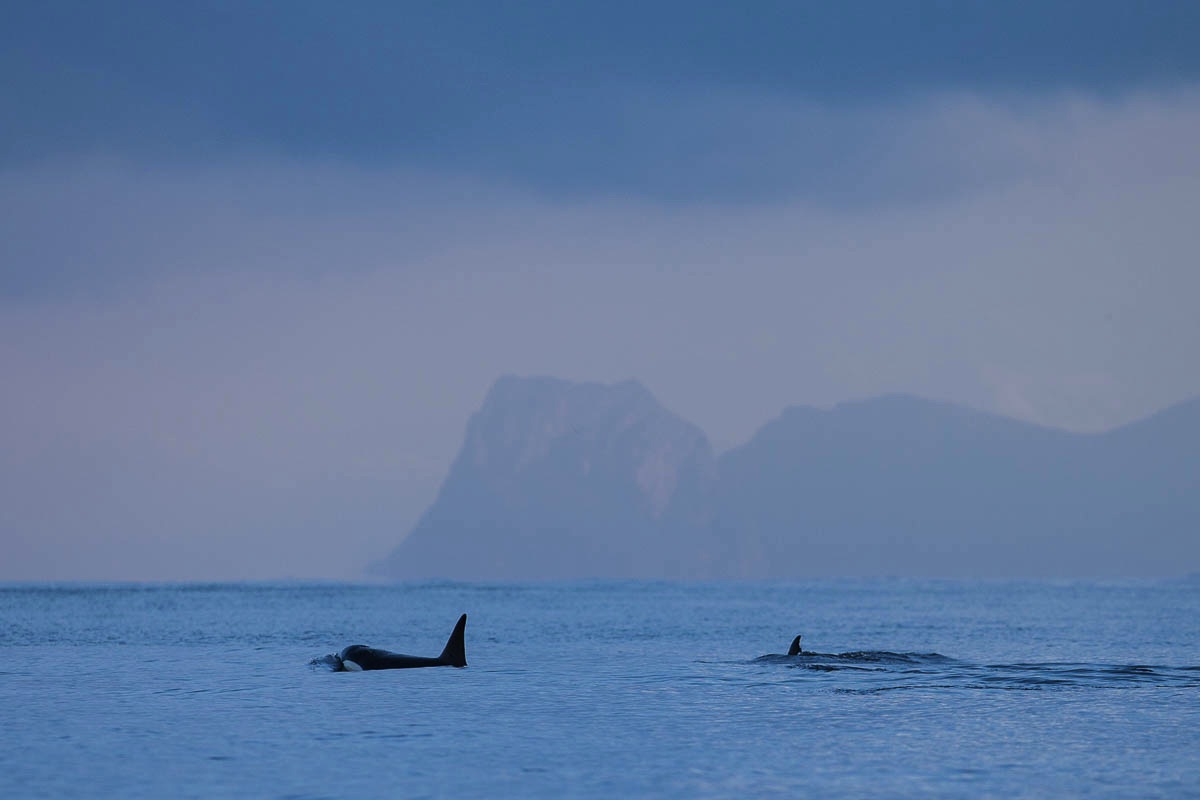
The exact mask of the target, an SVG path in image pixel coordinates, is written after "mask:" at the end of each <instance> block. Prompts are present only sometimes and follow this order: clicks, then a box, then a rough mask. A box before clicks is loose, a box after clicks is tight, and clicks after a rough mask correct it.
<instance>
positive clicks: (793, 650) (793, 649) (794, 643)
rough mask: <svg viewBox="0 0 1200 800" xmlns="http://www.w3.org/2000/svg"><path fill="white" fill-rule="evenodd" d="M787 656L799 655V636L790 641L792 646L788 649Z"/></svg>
mask: <svg viewBox="0 0 1200 800" xmlns="http://www.w3.org/2000/svg"><path fill="white" fill-rule="evenodd" d="M788 655H789V656H798V655H800V637H799V636H797V637H796V638H795V639H792V646H791V647H789V648H788Z"/></svg>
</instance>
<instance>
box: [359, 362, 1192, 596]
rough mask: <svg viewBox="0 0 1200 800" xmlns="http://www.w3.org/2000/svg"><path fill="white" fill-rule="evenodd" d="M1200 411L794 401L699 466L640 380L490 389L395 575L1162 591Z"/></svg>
mask: <svg viewBox="0 0 1200 800" xmlns="http://www.w3.org/2000/svg"><path fill="white" fill-rule="evenodd" d="M1198 567H1200V400H1194V401H1191V402H1189V403H1183V404H1180V405H1178V406H1175V407H1173V408H1170V409H1167V410H1165V411H1163V412H1161V413H1159V414H1156V415H1154V416H1152V417H1149V418H1147V419H1144V420H1141V421H1139V422H1136V423H1133V424H1130V425H1126V426H1124V427H1122V428H1118V429H1116V430H1113V431H1109V432H1106V433H1101V434H1077V433H1069V432H1065V431H1060V430H1054V429H1050V428H1045V427H1041V426H1037V425H1032V424H1029V423H1025V422H1020V421H1017V420H1013V419H1008V418H1005V417H1000V416H997V415H994V414H988V413H984V412H980V411H975V410H972V409H968V408H964V407H961V406H955V405H952V404H948V403H940V402H933V401H929V400H924V399H921V398H917V397H911V396H905V395H889V396H884V397H877V398H872V399H869V400H863V401H859V402H853V403H844V404H841V405H838V406H836V407H834V408H832V409H829V410H822V409H815V408H806V407H795V408H789V409H787V410H785V411H784V412H783V414H782V415H781V416H780V417H779V418H778V419H775V420H773V421H772V422H770V423H768V424H767V425H765V426H764V427H763V428H762V429H761V430H759V431H758V432H757V433H756V434H755V435H754V436H753V437H752V438H751V439H750V441H748V442H746V443H745V444H744V445H741V446H740V447H737V448H734V449H732V450H730V451H729V452H727V453H725V454H724V455H722V456H721V457H720V458H719V459H717V458H715V457H714V455H713V453H712V449H711V447H710V445H709V443H708V441H707V439H706V438H705V436H704V434H703V432H701V431H700V430H699V429H698V428H696V427H695V426H694V425H691V424H689V423H687V422H685V421H684V420H682V419H680V418H679V417H677V416H675V415H674V414H672V413H670V412H669V411H667V410H665V409H663V408H662V407H661V406H660V405H659V404H658V402H657V401H656V400H655V399H654V397H653V396H652V395H651V394H650V393H649V392H648V391H647V390H646V389H645V388H644V387H643V386H641V384H639V383H637V382H634V381H627V382H625V383H620V384H615V385H611V386H606V385H601V384H594V383H583V384H580V383H568V382H566V381H561V380H556V379H553V378H514V377H506V378H502V379H500V380H499V381H497V382H496V384H495V385H494V386H493V387H492V389H491V391H490V392H489V393H488V396H487V398H486V399H485V401H484V404H483V407H482V408H481V410H480V411H479V412H478V413H477V414H475V415H474V416H473V417H472V418H471V420H470V423H469V425H468V427H467V435H466V441H465V442H464V444H463V447H462V450H461V451H460V452H459V454H458V457H457V459H456V460H455V463H454V465H453V467H452V468H451V470H450V473H449V475H448V476H447V478H446V480H445V482H444V484H443V485H442V488H441V491H440V492H439V494H438V497H437V499H436V500H435V502H434V503H433V505H432V506H431V507H430V508H429V510H428V511H426V513H425V514H424V516H422V517H421V519H420V520H419V521H418V523H417V525H416V527H415V529H414V530H413V532H412V533H411V534H410V535H409V536H408V537H407V538H406V539H404V540H403V541H402V542H401V543H400V544H399V546H398V547H397V548H396V550H395V551H394V552H393V553H392V554H391V555H390V556H389V557H388V558H387V559H386V560H385V561H383V562H381V563H380V564H379V565H377V566H376V571H377V572H378V573H380V574H383V575H386V576H390V577H450V578H462V579H481V578H489V579H490V578H495V579H528V578H573V577H677V578H699V577H735V578H763V577H766V578H797V577H817V576H868V575H901V576H945V577H1039V576H1047V577H1048V576H1061V577H1073V576H1105V575H1133V576H1139V575H1147V576H1155V575H1176V574H1181V573H1183V572H1187V571H1194V570H1196V569H1197V568H1198Z"/></svg>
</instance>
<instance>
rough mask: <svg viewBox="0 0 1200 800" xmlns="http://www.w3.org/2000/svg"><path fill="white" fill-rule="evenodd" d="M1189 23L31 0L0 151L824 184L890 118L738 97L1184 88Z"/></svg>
mask: <svg viewBox="0 0 1200 800" xmlns="http://www.w3.org/2000/svg"><path fill="white" fill-rule="evenodd" d="M1197 31H1200V5H1197V4H1195V3H1192V2H1166V1H1165V0H1164V2H1158V3H1154V4H1150V5H1146V4H1140V3H1133V2H1113V1H1112V0H1108V1H1107V2H1105V1H1099V2H1076V1H1074V0H1051V1H1050V2H1042V3H987V2H921V3H895V2H890V0H870V1H860V2H844V3H790V2H762V3H754V4H751V5H749V6H745V5H742V4H729V3H716V2H707V3H695V2H657V3H641V2H638V3H634V2H610V3H594V4H588V5H586V6H580V5H579V4H569V3H567V4H561V3H549V2H544V3H522V4H509V3H504V4H501V3H489V2H447V3H355V4H349V5H330V4H327V3H312V2H307V3H300V2H289V3H282V2H275V3H261V2H259V3H250V2H247V3H236V4H231V3H220V2H208V3H205V2H197V3H186V4H176V3H168V4H163V3H156V2H127V3H120V4H117V5H113V4H104V3H64V2H47V3H30V4H23V5H22V6H19V7H17V8H15V9H10V10H9V12H8V14H7V15H6V19H5V24H4V25H3V26H2V27H0V54H3V55H0V72H2V73H3V74H4V75H5V76H6V80H5V81H4V82H3V84H2V85H0V116H2V117H3V118H4V119H5V120H6V124H5V126H4V127H3V128H0V163H8V164H12V163H15V162H26V161H28V160H30V159H39V158H45V157H48V156H54V155H59V154H62V153H80V152H83V153H89V154H94V153H96V152H101V153H116V154H120V155H126V156H129V155H133V156H136V157H139V158H147V157H149V158H156V159H167V160H180V159H183V160H196V159H200V160H204V159H209V158H213V157H225V156H229V155H230V154H240V155H243V156H244V155H248V154H257V155H262V154H264V153H265V154H274V155H285V156H289V157H322V158H339V159H348V160H351V161H356V162H360V163H368V164H370V163H379V162H381V161H383V162H388V163H393V164H398V165H413V164H420V165H423V166H436V167H440V168H443V169H452V170H455V171H459V172H466V173H471V174H477V175H483V176H488V177H491V178H498V179H502V180H506V181H510V182H517V183H523V184H527V185H530V186H533V187H536V188H537V189H539V190H542V191H547V192H557V193H569V194H573V195H578V194H581V193H582V194H592V193H597V192H599V193H617V194H634V195H640V196H644V197H651V198H655V199H658V200H668V201H678V200H682V199H695V198H701V199H707V200H711V199H720V198H726V197H734V198H760V199H761V198H766V199H770V198H773V197H776V198H777V197H780V196H790V195H797V194H799V195H802V196H803V195H806V194H807V195H813V194H816V195H820V194H821V193H823V192H835V189H836V187H837V186H839V185H844V184H846V183H850V184H855V183H861V180H855V179H856V178H861V176H862V175H864V174H869V173H870V172H871V169H872V167H873V164H874V163H875V154H876V153H877V152H878V151H879V150H880V149H885V148H886V138H885V136H883V135H882V134H884V133H886V132H885V131H878V132H876V133H875V134H874V135H869V134H868V133H866V132H863V131H859V130H854V131H847V130H844V129H839V128H837V127H836V126H830V125H829V124H828V123H827V121H826V122H822V121H821V120H819V119H818V120H815V121H814V120H803V121H802V122H801V124H799V125H795V126H792V127H785V128H783V129H782V130H778V129H774V130H773V129H769V128H764V127H762V126H759V125H756V120H755V119H754V117H753V115H751V116H749V117H748V116H747V115H746V114H745V113H744V112H745V111H746V110H747V109H746V108H745V107H744V105H743V106H738V105H736V104H735V105H733V106H731V105H730V104H729V102H727V100H726V99H727V98H730V97H736V98H738V102H739V103H743V104H744V103H745V98H747V97H750V98H760V99H761V100H762V101H763V102H765V103H767V104H770V103H785V104H801V105H807V106H810V107H825V108H841V109H844V108H845V107H848V106H850V107H852V106H855V105H863V104H878V103H880V102H897V101H900V100H903V98H905V97H907V96H911V95H914V94H917V95H919V94H923V93H937V92H955V91H968V92H987V93H990V94H997V95H998V94H1003V93H1013V94H1018V95H1020V94H1026V93H1029V92H1036V93H1047V92H1050V93H1053V92H1063V91H1085V92H1090V93H1097V94H1104V93H1114V92H1121V91H1126V90H1132V89H1144V88H1147V87H1160V88H1162V87H1171V86H1176V85H1180V84H1184V83H1187V82H1189V81H1191V80H1193V79H1195V78H1196V77H1197V76H1200V42H1198V34H1197ZM781 138H783V139H786V141H787V142H788V144H789V146H790V151H791V152H792V153H793V154H799V155H794V156H793V159H792V162H791V163H790V164H785V165H784V166H783V168H782V169H780V168H779V163H778V162H779V159H778V157H777V156H778V152H779V150H780V139H781ZM835 175H836V176H841V177H843V179H842V180H837V181H835V180H834V179H833V177H832V176H835ZM846 175H848V176H849V178H850V180H845V179H844V176H846Z"/></svg>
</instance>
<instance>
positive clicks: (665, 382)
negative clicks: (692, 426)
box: [0, 90, 1200, 579]
mask: <svg viewBox="0 0 1200 800" xmlns="http://www.w3.org/2000/svg"><path fill="white" fill-rule="evenodd" d="M689 102H691V103H693V107H694V108H695V109H696V110H695V112H694V113H695V115H696V116H695V118H696V119H708V118H715V117H718V116H721V115H722V114H729V115H730V119H732V120H736V119H738V118H747V119H751V118H752V119H751V122H750V123H748V125H749V130H751V131H758V132H764V138H763V139H762V140H761V142H760V143H759V144H761V151H760V153H759V155H760V156H761V157H762V159H763V163H774V164H776V165H777V167H778V170H779V171H780V172H781V173H784V174H789V175H791V176H792V177H791V178H789V181H790V182H791V184H793V185H805V186H806V185H808V183H807V182H808V180H809V177H808V176H810V175H811V174H812V171H811V170H810V169H809V168H808V167H803V168H801V167H798V166H796V165H797V164H800V165H804V164H813V163H815V162H816V161H818V160H819V159H814V157H813V156H812V155H811V154H805V153H801V154H796V153H794V152H793V149H792V148H791V147H789V143H791V144H792V145H793V146H794V147H795V148H796V149H801V150H802V149H804V147H805V143H806V142H807V141H808V139H805V134H804V130H805V128H806V127H811V126H817V127H821V126H824V127H823V130H824V131H825V133H824V134H822V135H821V136H820V137H817V138H819V139H821V140H823V141H829V140H831V139H833V138H837V137H838V136H841V133H840V132H846V133H845V138H847V139H848V140H851V142H852V147H851V149H852V150H853V151H854V152H855V153H857V154H858V155H857V156H856V158H858V159H860V161H861V162H862V163H863V164H867V163H868V162H869V161H870V159H869V158H868V156H869V155H870V154H872V153H875V154H876V157H875V161H874V162H873V167H872V169H866V168H865V167H864V169H863V170H860V171H856V172H855V171H852V172H850V173H848V174H847V175H845V176H844V179H845V180H846V181H848V182H854V183H855V184H856V185H854V186H852V187H849V188H848V189H847V191H848V192H850V193H853V194H855V195H856V196H858V197H860V198H866V199H865V200H860V201H855V202H844V198H843V197H842V196H841V195H839V194H838V192H837V191H835V190H834V189H823V190H820V191H817V190H811V191H807V192H798V193H797V192H790V193H786V194H784V195H780V196H778V197H776V198H775V199H774V200H773V201H772V202H763V201H761V200H760V201H758V202H753V203H745V202H733V201H730V200H728V199H727V196H726V195H723V194H719V195H714V196H712V197H707V198H703V199H699V200H696V201H694V202H687V203H679V202H655V201H653V200H651V199H649V198H648V196H647V195H645V194H641V193H634V194H623V193H621V192H619V191H613V192H609V193H600V194H597V193H589V194H587V195H586V196H574V197H572V198H570V199H569V200H568V199H564V197H563V196H561V195H560V194H558V193H556V192H538V191H534V190H531V189H530V188H528V185H527V184H504V183H499V182H496V181H494V180H490V179H488V178H487V177H484V176H481V175H471V174H469V173H466V172H458V173H447V172H439V171H433V170H425V171H414V170H409V169H403V168H399V167H392V168H366V167H363V166H361V165H347V164H345V163H339V162H335V161H323V162H311V161H294V160H280V159H263V160H244V159H234V160H224V161H216V162H206V163H204V164H202V165H193V166H188V165H180V164H176V165H174V166H169V167H168V166H164V165H163V164H161V163H157V162H149V163H146V162H138V161H132V162H131V161H128V160H123V159H116V158H107V159H86V160H82V161H81V160H77V159H74V158H72V159H66V160H61V161H58V160H52V161H49V162H46V163H42V164H39V165H27V166H23V167H9V168H8V169H7V170H5V171H4V172H3V174H2V175H0V241H2V242H4V245H3V247H4V248H5V252H4V253H3V258H0V263H2V264H3V265H4V267H3V269H4V273H3V275H2V283H0V288H2V291H3V294H2V296H3V300H0V370H2V372H3V375H4V381H5V385H6V390H5V392H4V393H3V394H2V396H0V426H2V427H0V437H2V439H3V441H5V443H6V444H5V448H4V449H3V454H2V455H0V486H2V487H3V488H2V489H0V509H3V511H2V512H0V513H3V517H0V527H2V529H3V531H4V538H3V542H2V544H0V548H2V549H0V564H3V567H2V570H3V571H2V572H0V578H7V579H12V578H79V577H83V578H98V579H117V578H121V579H129V578H141V579H179V578H240V577H254V578H269V577H287V576H301V577H314V576H319V577H347V576H352V575H355V574H356V573H357V569H358V567H359V566H360V565H362V564H364V563H366V562H367V561H369V560H371V559H372V558H375V557H378V556H379V555H382V554H383V553H384V552H386V550H387V549H388V548H390V547H391V546H392V545H393V544H394V543H395V542H396V541H397V540H398V539H399V537H400V536H401V535H403V533H404V532H405V531H406V530H407V529H408V526H409V525H410V524H411V522H412V521H413V520H415V518H416V516H417V514H419V513H420V511H421V510H422V509H423V507H424V506H425V504H427V503H428V502H429V501H430V500H431V499H432V494H433V492H434V490H435V488H436V485H437V482H438V480H439V479H440V477H441V476H442V474H444V471H445V469H446V468H447V466H448V464H449V461H450V459H451V458H452V457H453V456H454V453H455V450H456V448H457V447H458V445H459V443H460V439H461V436H462V431H463V428H464V425H465V423H466V419H467V417H468V415H469V414H470V413H471V412H472V411H473V410H474V409H475V408H476V407H477V405H478V403H479V402H480V400H481V399H482V397H483V395H484V392H485V391H486V389H487V386H488V385H489V383H490V382H491V380H492V379H493V378H495V377H496V376H498V375H500V374H503V373H518V374H554V375H559V376H562V377H566V378H576V379H588V380H619V379H623V378H627V377H637V378H639V379H641V380H643V381H644V382H645V383H646V384H647V385H648V386H649V387H650V388H651V389H652V390H653V391H654V392H655V393H656V394H657V395H658V396H659V398H660V399H661V400H662V401H663V402H664V403H665V404H666V405H667V406H668V407H670V408H672V409H673V410H675V411H677V412H679V413H681V414H683V415H684V416H686V417H688V418H689V419H691V420H692V421H694V422H696V423H697V424H699V425H700V426H701V427H703V428H704V429H705V430H707V431H708V432H709V433H710V435H711V436H713V438H714V439H715V440H716V441H717V443H718V444H720V445H730V444H734V443H737V442H739V441H741V440H744V439H745V438H746V437H747V436H748V435H749V434H750V433H751V431H752V430H753V429H754V428H756V427H758V426H759V425H760V424H762V423H763V422H765V421H766V420H767V419H769V418H770V417H772V416H774V415H775V414H777V413H778V412H779V410H780V409H781V408H783V407H784V406H785V405H788V404H791V403H812V404H819V405H823V404H829V403H833V402H837V401H841V400H845V399H850V398H854V397H861V396H865V395H870V394H875V393H878V392H884V391H908V392H913V393H916V394H922V395H926V396H930V397H935V398H942V399H948V400H954V401H959V402H965V403H969V404H971V405H974V406H977V407H983V408H991V409H996V410H1000V411H1003V412H1006V413H1014V414H1018V415H1021V416H1024V417H1026V418H1029V419H1033V420H1035V421H1039V422H1043V423H1047V424H1054V425H1063V426H1067V427H1073V428H1087V429H1093V428H1098V427H1106V426H1110V425H1114V424H1117V423H1120V422H1123V421H1127V420H1129V419H1132V418H1135V417H1138V416H1140V415H1143V414H1146V413H1149V412H1151V411H1153V410H1156V409H1157V408H1159V407H1162V406H1164V405H1167V404H1169V403H1171V402H1174V401H1177V400H1180V399H1183V398H1184V397H1187V396H1191V395H1194V394H1197V393H1200V377H1197V375H1196V373H1195V370H1194V368H1193V367H1192V363H1193V361H1194V354H1195V352H1196V351H1197V349H1198V348H1200V323H1198V322H1197V315H1196V314H1195V313H1194V308H1193V305H1194V298H1195V297H1197V296H1200V272H1198V271H1197V270H1196V269H1195V265H1194V239H1195V231H1194V220H1193V219H1192V216H1193V215H1192V213H1191V209H1193V208H1194V206H1195V199H1196V197H1197V196H1200V192H1198V190H1200V155H1198V154H1197V152H1196V150H1195V147H1194V145H1193V143H1194V142H1195V141H1196V140H1197V139H1200V93H1197V92H1196V91H1194V90H1181V91H1173V92H1142V93H1134V94H1129V95H1125V96H1122V97H1120V98H1117V99H1109V100H1098V99H1095V98H1091V97H1087V96H1083V95H1077V94H1069V95H1056V96H1054V97H1042V98H1040V99H1030V98H1026V99H1023V100H1020V99H1013V98H1002V99H996V98H987V97H982V96H978V95H963V94H948V95H937V96H931V97H926V98H924V99H921V100H917V101H913V102H911V103H909V104H907V105H903V104H892V105H886V106H882V107H879V108H877V109H875V110H874V111H873V112H868V111H865V110H863V109H850V110H845V111H838V110H836V109H831V108H828V107H824V108H819V107H815V106H807V105H803V104H800V105H791V104H788V103H787V102H785V101H783V100H782V99H780V98H777V97H763V96H761V95H757V94H755V95H746V96H740V97H739V96H732V95H731V96H727V97H723V98H716V99H714V100H712V101H711V104H709V101H704V100H701V99H694V100H693V101H689ZM675 119H676V120H678V121H680V122H679V125H680V127H681V128H683V127H687V120H688V115H687V114H682V115H680V116H677V117H675ZM733 130H734V126H733V123H732V122H731V123H730V124H729V126H728V128H727V131H728V132H729V135H730V136H731V137H732V136H733V135H734V134H733ZM767 133H769V134H770V135H769V136H768V135H766V134H767ZM705 135H714V134H712V133H711V132H710V133H708V134H705ZM735 143H736V144H738V145H740V146H741V147H742V148H743V149H745V150H750V149H752V148H753V147H755V146H758V145H757V144H752V143H750V142H748V141H746V140H744V139H736V137H735ZM876 147H878V148H880V149H879V150H878V152H877V151H876V150H875V149H874V148H876ZM714 149H715V148H714ZM742 169H743V167H741V166H738V167H736V168H734V169H733V172H734V173H738V172H739V171H740V170H742ZM812 169H813V170H815V169H816V167H812ZM823 180H827V181H828V186H835V184H837V175H836V174H834V172H832V171H831V172H830V173H829V174H828V175H827V176H826V177H825V178H823ZM876 194H878V195H879V196H880V197H882V198H884V199H882V200H878V201H875V200H871V198H872V196H873V195H876ZM723 198H726V199H723ZM867 200H871V201H870V202H868V201H867Z"/></svg>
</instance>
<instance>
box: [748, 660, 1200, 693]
mask: <svg viewBox="0 0 1200 800" xmlns="http://www.w3.org/2000/svg"><path fill="white" fill-rule="evenodd" d="M749 663H751V664H761V665H771V666H779V667H783V668H787V669H797V670H805V671H807V672H812V673H825V674H828V673H841V672H848V673H851V675H852V674H853V673H876V674H875V675H872V676H871V678H872V680H871V683H872V685H871V686H870V687H858V688H847V687H842V688H840V689H835V691H847V692H854V693H862V692H881V691H889V690H895V689H920V688H929V689H933V688H966V689H1024V690H1029V689H1050V688H1068V687H1080V688H1097V689H1122V688H1135V687H1146V686H1163V687H1171V688H1197V687H1200V667H1168V666H1152V665H1145V664H1082V663H1069V662H1046V663H1026V662H1022V663H1014V664H972V663H969V662H966V661H959V660H957V659H954V658H950V657H949V656H944V655H942V654H941V653H892V652H889V651H886V650H858V651H854V652H849V653H815V652H801V653H798V654H796V655H783V654H778V653H770V654H767V655H764V656H759V657H758V658H755V659H753V660H752V661H750V662H749ZM851 675H847V676H846V677H851ZM864 677H866V676H864ZM880 683H882V684H883V685H878V684H880Z"/></svg>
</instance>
